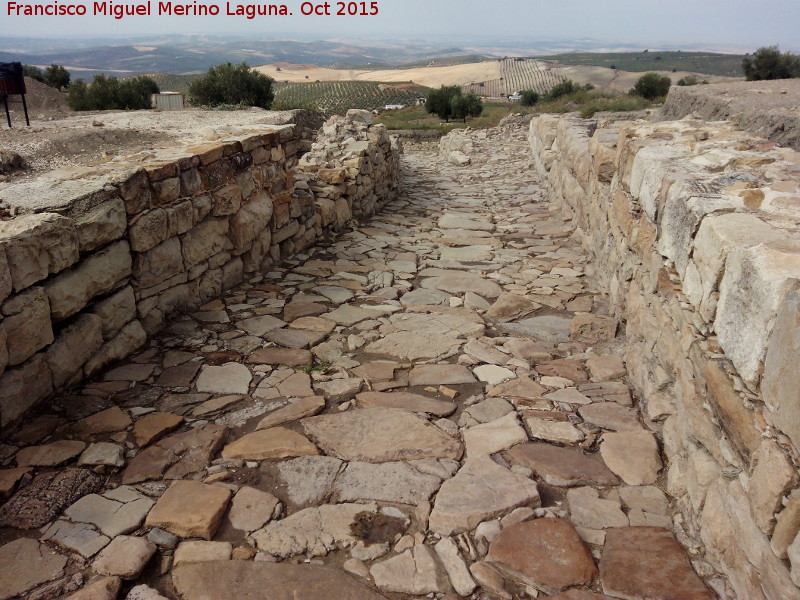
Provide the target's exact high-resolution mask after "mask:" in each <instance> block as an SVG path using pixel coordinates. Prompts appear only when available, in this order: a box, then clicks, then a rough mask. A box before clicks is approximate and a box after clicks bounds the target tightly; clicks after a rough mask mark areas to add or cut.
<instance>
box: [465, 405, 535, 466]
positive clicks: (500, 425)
mask: <svg viewBox="0 0 800 600" xmlns="http://www.w3.org/2000/svg"><path fill="white" fill-rule="evenodd" d="M463 436H464V446H465V447H466V450H467V457H468V458H473V457H475V456H478V455H481V454H494V453H495V452H500V451H501V450H507V449H509V448H511V447H512V446H516V445H517V444H522V443H524V442H527V441H528V434H527V433H525V430H524V429H523V428H522V426H521V425H520V423H519V420H518V419H517V413H516V412H512V413H508V414H507V415H505V416H504V417H501V418H499V419H497V420H495V421H491V422H489V423H484V424H482V425H475V426H474V427H471V428H469V429H467V430H466V431H464V433H463Z"/></svg>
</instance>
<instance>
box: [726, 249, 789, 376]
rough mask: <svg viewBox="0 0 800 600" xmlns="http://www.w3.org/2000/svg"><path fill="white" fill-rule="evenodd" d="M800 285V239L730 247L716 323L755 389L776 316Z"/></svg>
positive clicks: (729, 351)
mask: <svg viewBox="0 0 800 600" xmlns="http://www.w3.org/2000/svg"><path fill="white" fill-rule="evenodd" d="M798 287H800V242H796V241H791V242H789V241H778V242H768V243H765V244H759V245H758V246H752V247H746V248H735V249H733V250H731V252H730V254H729V255H728V260H727V262H726V268H725V275H724V276H723V277H722V282H721V283H720V297H719V304H718V306H717V316H716V320H715V322H714V328H715V329H716V332H717V335H718V336H719V342H720V345H721V346H722V348H723V350H725V354H727V355H728V357H729V358H730V359H731V361H732V362H733V364H734V366H735V367H736V369H737V371H738V372H739V375H741V377H742V379H744V380H745V382H746V383H747V384H748V386H750V387H751V388H752V389H755V387H756V385H757V383H758V380H759V378H760V376H761V372H762V369H763V362H764V357H765V354H766V350H767V342H768V341H769V336H770V334H771V332H772V329H773V324H774V321H775V317H776V316H777V313H778V310H779V309H780V308H781V306H782V305H783V303H784V300H785V298H786V297H787V296H788V294H789V293H790V292H792V291H793V290H795V289H797V288H798Z"/></svg>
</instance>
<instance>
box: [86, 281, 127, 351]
mask: <svg viewBox="0 0 800 600" xmlns="http://www.w3.org/2000/svg"><path fill="white" fill-rule="evenodd" d="M92 312H93V313H94V314H95V315H97V316H98V317H100V323H101V332H102V334H103V339H106V340H107V339H109V338H111V337H113V336H114V335H115V334H116V333H117V332H118V331H119V330H120V329H121V328H122V326H123V325H125V324H126V323H128V322H130V321H131V320H133V318H134V317H136V298H135V296H134V294H133V288H132V287H131V286H129V285H127V286H125V287H124V288H122V289H121V290H120V291H118V292H116V293H115V294H112V295H111V296H109V297H108V298H105V299H104V300H101V301H100V302H98V303H97V304H95V306H94V308H93V309H92Z"/></svg>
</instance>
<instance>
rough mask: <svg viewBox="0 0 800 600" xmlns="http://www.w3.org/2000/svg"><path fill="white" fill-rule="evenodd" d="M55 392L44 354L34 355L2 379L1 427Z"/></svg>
mask: <svg viewBox="0 0 800 600" xmlns="http://www.w3.org/2000/svg"><path fill="white" fill-rule="evenodd" d="M52 391H53V384H52V379H51V377H50V369H49V368H48V366H47V359H46V357H45V355H44V353H42V352H40V353H39V354H36V355H34V356H33V357H32V358H31V359H29V360H27V361H25V363H23V364H22V365H20V366H19V367H16V368H14V369H8V370H7V371H6V372H5V373H4V374H3V376H2V377H0V427H6V426H7V425H9V424H10V423H13V422H15V421H16V420H17V419H19V418H20V417H21V416H22V415H23V414H24V413H25V412H26V411H28V410H29V409H30V408H32V407H33V406H34V405H35V404H37V403H38V402H39V401H40V400H43V399H44V398H46V397H47V396H49V395H50V394H51V393H52Z"/></svg>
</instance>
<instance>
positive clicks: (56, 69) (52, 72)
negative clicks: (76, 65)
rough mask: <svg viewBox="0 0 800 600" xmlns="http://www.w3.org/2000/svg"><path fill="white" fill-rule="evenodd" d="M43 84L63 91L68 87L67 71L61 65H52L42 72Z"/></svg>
mask: <svg viewBox="0 0 800 600" xmlns="http://www.w3.org/2000/svg"><path fill="white" fill-rule="evenodd" d="M44 78H45V83H47V85H49V86H50V87H54V88H56V89H57V90H63V89H64V88H65V87H67V86H68V85H69V79H70V77H69V71H67V70H66V69H65V68H64V67H62V66H61V65H57V64H55V63H53V64H52V65H50V66H49V67H47V69H45V71H44Z"/></svg>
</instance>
